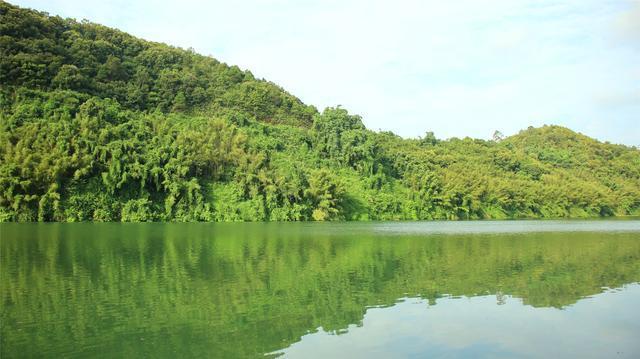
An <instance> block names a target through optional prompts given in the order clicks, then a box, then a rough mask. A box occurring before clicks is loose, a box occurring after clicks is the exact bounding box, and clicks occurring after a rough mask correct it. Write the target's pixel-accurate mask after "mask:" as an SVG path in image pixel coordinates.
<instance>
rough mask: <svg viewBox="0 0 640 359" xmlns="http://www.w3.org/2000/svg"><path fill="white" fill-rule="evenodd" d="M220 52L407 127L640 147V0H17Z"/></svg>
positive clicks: (397, 128)
mask: <svg viewBox="0 0 640 359" xmlns="http://www.w3.org/2000/svg"><path fill="white" fill-rule="evenodd" d="M9 1H10V2H11V3H13V4H16V5H20V6H24V7H30V8H34V9H37V10H41V11H46V12H49V13H50V14H52V15H60V16H62V17H72V18H76V19H87V20H90V21H92V22H97V23H101V24H104V25H107V26H110V27H115V28H118V29H121V30H123V31H126V32H129V33H131V34H133V35H135V36H137V37H141V38H144V39H147V40H152V41H158V42H164V43H167V44H170V45H173V46H179V47H182V48H193V49H194V50H195V51H196V52H198V53H201V54H204V55H211V56H213V57H215V58H217V59H219V60H221V61H223V62H226V63H228V64H230V65H238V66H239V67H240V68H242V69H246V70H250V71H251V72H252V73H253V74H254V75H255V76H256V77H258V78H264V79H267V80H269V81H272V82H274V83H276V84H278V85H280V86H282V87H283V88H285V89H286V90H287V91H289V92H290V93H292V94H293V95H295V96H297V97H299V98H300V99H301V100H302V101H304V102H305V103H307V104H311V105H314V106H316V107H317V108H318V109H320V110H322V109H323V108H325V107H327V106H336V105H341V106H342V107H344V108H346V109H348V110H349V112H351V113H355V114H359V115H361V116H362V117H363V121H364V123H365V125H366V126H367V127H368V128H370V129H372V130H385V131H386V130H390V131H393V132H395V133H397V134H399V135H401V136H403V137H418V136H422V135H424V134H425V132H427V131H433V132H434V133H435V135H436V137H438V138H450V137H466V136H469V137H475V138H485V139H487V138H490V137H491V136H492V134H493V133H494V131H496V130H499V131H501V132H502V133H503V134H505V135H511V134H515V133H517V132H518V131H519V130H522V129H526V128H527V127H528V126H541V125H544V124H556V125H561V126H566V127H569V128H571V129H573V130H575V131H578V132H581V133H584V134H586V135H589V136H592V137H595V138H598V139H600V140H603V141H610V142H613V143H623V144H627V145H635V146H640V0H616V1H609V0H566V1H553V0H489V1H477V0H449V1H441V0H415V1H412V0H406V1H405V0H398V1H376V0H323V1H313V0H310V1H301V0H262V1H261V0H252V1H241V0H238V1H228V0H225V1H204V0H202V1H196V0H182V1H169V0H140V1H135V0H113V1H107V0H102V1H92V0H82V1H80V0H9Z"/></svg>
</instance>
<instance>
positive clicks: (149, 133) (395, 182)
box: [0, 1, 640, 221]
mask: <svg viewBox="0 0 640 359" xmlns="http://www.w3.org/2000/svg"><path fill="white" fill-rule="evenodd" d="M0 55H1V56H0V84H1V89H0V122H1V123H0V161H1V162H0V220H3V221H35V220H40V221H87V220H94V221H149V220H157V221H161V220H164V221H197V220H206V221H236V220H252V221H264V220H373V219H381V220H388V219H466V218H521V217H527V218H536V217H586V216H612V215H630V214H640V151H639V150H638V149H636V148H632V147H626V146H621V145H612V144H608V143H602V142H599V141H596V140H594V139H591V138H589V137H586V136H583V135H580V134H577V133H575V132H572V131H571V130H569V129H566V128H562V127H557V126H545V127H542V128H529V129H527V130H524V131H522V132H521V133H519V134H518V135H515V136H512V137H507V138H505V139H500V138H496V139H495V140H493V141H485V140H477V139H470V138H465V139H456V138H454V139H450V140H439V139H437V138H436V137H434V136H433V134H432V133H429V132H427V133H426V134H425V136H424V137H423V138H420V139H402V138H401V137H399V136H396V135H394V134H392V133H389V132H380V133H377V132H373V131H370V130H367V129H366V128H365V127H364V125H363V123H362V121H361V118H360V117H359V116H355V115H351V114H349V113H348V112H347V111H346V110H345V109H342V108H339V107H338V108H328V109H325V110H324V111H323V112H322V113H319V112H318V111H317V110H316V109H315V108H314V107H313V106H308V105H305V104H303V103H302V102H301V101H300V100H299V99H297V98H295V97H294V96H292V95H291V94H289V93H287V92H286V91H284V90H283V89H281V88H280V87H278V86H276V85H275V84H273V83H270V82H267V81H263V80H259V79H256V78H255V77H254V76H253V75H252V74H251V73H250V72H248V71H241V70H240V69H239V68H238V67H236V66H228V65H226V64H224V63H220V62H219V61H217V60H215V59H213V58H211V57H206V56H201V55H198V54H196V53H194V52H193V51H187V50H182V49H178V48H174V47H170V46H167V45H164V44H158V43H152V42H148V41H144V40H140V39H137V38H135V37H132V36H130V35H128V34H125V33H123V32H120V31H118V30H113V29H109V28H107V27H104V26H101V25H97V24H93V23H88V22H77V21H74V20H70V19H61V18H59V17H50V16H48V15H47V14H45V13H41V12H37V11H33V10H27V9H22V8H19V7H16V6H13V5H10V4H8V3H5V2H1V1H0ZM389 120H390V121H391V120H393V119H389ZM488 130H489V129H488Z"/></svg>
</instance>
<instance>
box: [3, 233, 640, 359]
mask: <svg viewBox="0 0 640 359" xmlns="http://www.w3.org/2000/svg"><path fill="white" fill-rule="evenodd" d="M457 223H459V222H457ZM464 223H465V224H464V226H469V225H470V224H469V223H473V222H464ZM501 223H504V222H498V223H494V226H496V228H499V226H501ZM509 223H510V224H509V225H513V223H516V224H517V223H518V222H509ZM532 223H537V226H539V227H540V228H542V231H535V230H534V231H528V232H521V233H518V232H515V231H507V232H506V233H495V232H504V231H500V230H496V231H493V232H492V231H490V230H486V228H484V230H483V231H481V232H482V233H472V232H473V231H468V230H465V231H463V232H462V233H458V232H456V231H455V230H452V229H451V228H453V227H454V226H456V224H450V225H449V226H451V228H449V227H447V228H448V229H446V228H445V229H446V230H443V231H431V232H430V231H420V230H415V227H411V225H410V224H409V225H408V224H402V223H399V224H395V226H397V227H395V228H391V229H389V226H392V227H393V226H394V225H387V224H385V225H384V229H381V226H380V225H378V224H337V225H336V224H329V225H322V224H67V225H64V224H33V225H25V224H20V225H18V224H3V225H1V226H0V230H1V231H2V240H1V243H0V246H1V247H0V250H1V253H0V260H1V262H0V273H2V274H1V275H2V278H1V281H0V285H1V287H0V293H1V296H2V317H1V319H2V326H1V329H0V334H1V338H0V340H1V347H0V354H1V356H2V357H3V358H4V357H13V356H51V357H58V356H60V355H82V356H92V355H106V356H127V357H139V356H147V357H158V356H161V357H162V356H172V357H175V356H190V357H193V356H206V357H247V356H260V355H262V354H264V353H273V354H274V355H275V354H277V353H281V352H282V351H283V350H285V352H287V351H288V352H287V353H289V354H290V355H294V356H295V354H298V355H300V356H309V355H310V354H313V353H320V352H310V350H315V349H313V348H314V346H313V345H311V344H312V343H314V342H315V343H320V344H319V345H321V346H323V347H325V348H326V349H329V348H332V345H333V344H332V342H331V341H327V340H324V341H319V340H321V339H318V338H325V339H326V337H327V334H323V333H324V332H326V333H331V334H340V333H346V335H332V336H330V337H329V338H331V339H333V338H346V340H350V339H349V338H352V337H353V336H355V335H357V334H356V333H358V332H359V331H362V332H364V331H366V330H369V329H375V328H376V326H377V327H379V328H380V330H383V329H384V328H386V331H387V332H388V333H387V334H386V335H387V336H389V337H392V336H393V335H391V334H393V333H404V334H401V335H400V334H398V335H397V339H398V341H399V342H398V343H399V344H394V345H396V350H399V347H398V346H402V345H404V346H406V347H407V348H413V349H415V350H414V351H411V350H405V351H398V353H406V354H407V355H410V354H412V353H413V354H416V355H418V354H419V353H434V354H438V353H440V354H447V353H449V354H451V353H454V354H451V355H474V356H475V355H485V356H500V355H506V356H512V355H514V354H518V353H538V352H531V351H527V350H526V347H527V346H528V345H530V343H531V342H532V341H533V342H534V333H545V332H546V333H549V330H548V328H546V329H545V325H550V326H556V327H557V324H558V323H559V322H561V321H564V323H565V326H564V327H563V328H566V329H562V330H568V331H571V330H573V331H575V330H583V328H582V327H581V325H583V322H584V320H587V319H588V317H589V314H588V313H589V312H590V311H591V310H595V308H596V307H595V306H594V303H597V300H600V299H599V298H609V297H611V298H613V294H616V295H621V296H622V295H623V294H624V295H625V296H630V297H629V298H631V299H629V300H627V301H626V302H625V301H622V302H616V304H615V305H617V306H619V307H618V308H617V309H618V310H619V311H621V312H622V313H630V312H634V313H633V314H635V312H636V309H635V306H633V303H634V301H635V303H637V302H638V300H640V295H639V293H638V290H637V289H635V288H636V287H635V286H629V287H628V288H627V289H626V290H624V291H623V292H622V293H613V294H611V293H604V294H598V293H601V292H602V291H603V289H602V287H610V288H616V287H621V286H623V285H625V284H629V283H635V282H638V281H640V238H639V233H640V229H638V223H637V222H636V221H633V222H620V223H624V225H623V227H624V228H622V229H620V230H619V231H618V230H615V229H616V224H615V223H616V222H600V221H598V222H597V223H599V225H600V226H602V228H610V229H611V231H609V232H606V231H603V230H598V229H597V228H596V229H592V230H590V231H589V232H581V231H579V230H578V231H576V230H575V229H571V230H572V232H546V231H544V228H546V227H545V226H546V225H548V224H546V223H545V222H533V221H527V222H526V226H529V227H531V226H532ZM549 223H551V222H549ZM629 223H631V226H630V225H629ZM634 223H635V228H634V225H633V224H634ZM438 225H439V226H445V227H446V225H442V224H438ZM552 225H554V226H557V225H558V223H557V222H553V223H552ZM571 225H572V226H576V223H575V222H572V224H571ZM402 226H408V227H407V228H409V230H407V231H403V230H402ZM483 226H486V224H483ZM596 227H597V226H596ZM465 228H467V227H465ZM562 228H563V227H562V226H560V227H556V229H555V230H562ZM565 229H566V228H565ZM543 232H544V233H543ZM588 296H593V298H590V299H584V300H581V299H583V298H585V297H588ZM399 298H414V299H409V300H407V301H406V302H405V303H402V304H398V305H395V306H393V307H391V308H384V307H388V306H391V305H394V304H395V303H396V302H397V301H398V299H399ZM415 298H418V299H415ZM455 298H458V299H455ZM625 298H627V297H625ZM416 301H417V302H418V303H420V305H415V306H412V307H411V308H413V309H411V310H409V309H405V306H407V305H409V303H410V302H416ZM604 301H605V302H606V300H604ZM576 302H578V303H577V304H576ZM500 303H503V304H504V305H500V306H498V305H496V304H500ZM451 305H454V306H456V307H455V308H452V309H447V308H449V307H450V306H451ZM372 306H378V307H383V308H376V309H371V307H372ZM583 307H584V308H586V309H584V310H581V311H580V310H578V309H579V308H583ZM367 308H369V309H367ZM415 308H420V309H419V310H417V312H416V309H415ZM601 309H602V308H601ZM407 310H409V311H407ZM412 311H414V312H416V313H414V312H412ZM602 311H603V314H602V316H603V317H606V316H607V315H617V314H615V313H617V312H615V311H613V310H612V309H611V308H609V309H607V307H606V306H605V308H604V309H602ZM465 312H469V313H473V315H474V316H476V317H477V318H484V319H483V320H485V323H484V325H486V328H493V329H492V330H493V331H494V332H495V333H496V335H505V336H506V338H507V339H505V340H506V342H504V343H503V342H497V343H498V344H499V345H498V344H495V343H494V342H489V343H487V342H484V341H482V340H480V341H477V342H476V340H477V339H476V338H474V337H473V336H472V335H470V334H469V333H471V332H472V331H473V326H474V325H477V323H474V322H472V321H471V319H473V318H472V317H467V316H464V315H460V314H461V313H465ZM365 313H366V316H365ZM375 313H388V314H384V315H382V316H380V315H375ZM421 313H422V314H421ZM433 313H440V314H433ZM518 313H520V314H518ZM546 313H556V314H553V315H549V316H550V317H552V316H556V317H557V318H560V319H553V318H551V319H550V320H551V321H545V318H546V316H547V314H546ZM572 313H573V314H572ZM576 313H577V314H576ZM385 318H386V319H385ZM477 320H480V319H477ZM637 322H638V321H637V320H636V323H637ZM603 323H606V321H605V322H603ZM611 323H613V324H611V325H610V326H606V325H604V324H603V326H601V327H599V329H598V328H594V329H593V330H596V331H597V330H605V332H601V331H600V332H588V331H587V332H585V333H588V334H589V335H592V336H600V337H602V336H605V335H616V333H617V334H619V336H621V337H624V335H628V334H629V333H630V334H631V335H634V336H635V337H638V336H640V332H639V331H638V327H637V326H629V325H627V326H625V325H623V324H624V323H622V324H621V323H618V322H614V321H611ZM419 325H422V326H423V327H424V328H429V329H428V331H425V332H424V333H431V334H433V333H435V334H434V335H436V336H439V337H447V333H448V334H449V335H451V336H454V337H456V340H455V341H454V342H455V343H457V344H456V345H458V347H456V346H453V347H451V346H450V345H449V344H450V342H438V341H435V342H434V341H433V340H436V339H437V338H436V339H433V338H434V336H433V335H431V334H429V335H427V336H425V335H421V334H420V333H418V332H413V333H411V332H407V331H405V332H402V331H399V330H400V329H401V328H402V327H407V328H410V327H415V326H419ZM359 327H362V328H359ZM319 328H321V330H319ZM465 328H466V330H467V331H466V332H465V331H464V330H463V329H465ZM517 328H521V329H524V328H528V329H527V330H526V331H522V332H521V335H518V331H517V330H516V329H517ZM425 330H426V329H425ZM611 330H615V333H613V332H610V331H611ZM424 333H422V334H424ZM565 334H566V333H560V332H558V335H565ZM378 335H382V336H384V335H385V334H384V331H382V332H379V333H378ZM365 338H366V336H365ZM490 339H491V338H490ZM487 340H489V339H487ZM491 340H494V339H491ZM374 341H375V337H374V338H372V339H371V341H370V343H369V344H371V345H373V344H375V343H374ZM307 343H309V344H307ZM425 343H426V344H425ZM505 343H507V344H508V345H507V344H505ZM562 343H565V342H561V344H562ZM325 344H326V345H325ZM423 344H425V345H427V346H421V345H423ZM494 344H495V345H494ZM543 344H544V343H543ZM448 345H449V346H448ZM496 345H497V346H496ZM620 345H622V344H620ZM333 347H335V348H339V346H333ZM459 347H463V348H471V349H469V350H472V351H471V352H469V353H468V354H465V352H457V351H453V352H449V351H450V350H453V349H455V348H459ZM389 348H393V346H392V345H391V346H389ZM421 348H422V349H421ZM429 348H430V349H429ZM434 348H435V349H434ZM438 348H440V349H438ZM452 348H453V349H452ZM361 349H362V350H365V349H366V345H365V346H362V347H361ZM413 349H412V350H413ZM427 349H428V350H427ZM573 349H574V350H581V349H580V347H576V348H573ZM624 349H625V350H626V353H630V352H633V350H630V349H629V348H624ZM632 349H633V348H632ZM429 350H441V352H435V351H429ZM565 350H568V351H570V350H571V348H568V347H567V348H565ZM558 353H561V352H558ZM574 353H575V352H574ZM589 353H593V352H584V354H589ZM637 353H638V348H637V346H636V347H635V354H636V355H637ZM366 354H367V353H366V352H365V351H362V352H360V355H366ZM370 354H371V353H370ZM440 354H438V355H440ZM449 354H447V355H449ZM614 354H616V353H614ZM382 356H385V355H384V354H382Z"/></svg>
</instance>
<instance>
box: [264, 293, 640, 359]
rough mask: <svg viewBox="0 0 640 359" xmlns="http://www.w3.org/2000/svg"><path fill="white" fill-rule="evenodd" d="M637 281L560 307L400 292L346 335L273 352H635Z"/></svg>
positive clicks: (639, 315)
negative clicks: (430, 298) (433, 298)
mask: <svg viewBox="0 0 640 359" xmlns="http://www.w3.org/2000/svg"><path fill="white" fill-rule="evenodd" d="M638 298H640V285H637V284H633V285H629V286H627V287H626V288H625V290H624V291H622V292H618V293H616V292H607V293H604V294H597V295H595V296H593V297H592V298H589V299H586V300H581V301H579V302H578V303H577V304H575V305H573V306H570V307H568V308H565V309H564V310H559V309H556V308H533V307H530V306H523V305H522V302H521V301H520V300H519V299H514V298H512V297H510V296H502V297H501V298H500V299H499V301H500V303H499V304H500V305H502V306H501V307H498V306H496V305H495V299H496V298H495V297H494V296H479V297H470V298H467V297H464V298H460V299H450V298H442V299H439V300H438V305H436V306H429V305H428V304H427V303H426V301H424V300H421V299H419V298H405V299H404V300H403V301H402V302H401V303H399V304H396V305H395V306H393V307H391V308H372V309H369V310H367V313H366V314H365V317H364V320H363V321H362V325H361V326H359V327H358V326H355V325H350V326H349V328H348V332H347V333H346V334H345V335H333V334H331V333H326V332H324V331H319V332H317V333H313V334H308V335H306V336H304V337H303V338H302V340H301V341H299V342H297V343H295V344H293V345H292V346H291V347H289V348H287V349H284V350H281V351H278V352H277V353H274V354H286V356H287V357H298V358H337V357H343V358H434V357H447V358H452V357H454V358H459V357H468V358H520V357H536V358H572V357H579V358H612V357H615V358H637V357H638V353H640V343H639V342H638V333H640V312H639V311H637V310H635V308H637V305H638Z"/></svg>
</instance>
